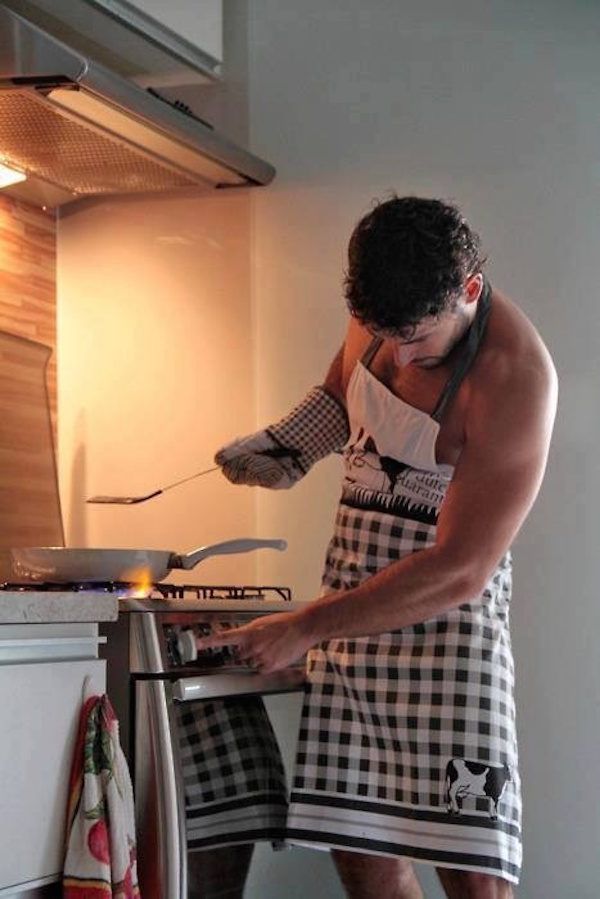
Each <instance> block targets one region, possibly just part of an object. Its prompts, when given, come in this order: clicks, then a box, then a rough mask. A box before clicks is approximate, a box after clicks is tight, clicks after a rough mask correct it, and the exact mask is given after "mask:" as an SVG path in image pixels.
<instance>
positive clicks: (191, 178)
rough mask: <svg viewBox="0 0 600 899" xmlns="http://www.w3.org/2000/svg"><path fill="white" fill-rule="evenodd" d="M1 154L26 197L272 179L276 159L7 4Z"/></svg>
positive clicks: (1, 57) (0, 26)
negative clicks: (265, 157)
mask: <svg viewBox="0 0 600 899" xmlns="http://www.w3.org/2000/svg"><path fill="white" fill-rule="evenodd" d="M0 162H2V163H4V164H5V165H7V166H9V167H10V168H14V169H16V170H17V171H22V172H24V173H25V174H26V175H27V181H26V182H23V185H19V195H21V196H23V197H26V198H27V199H29V200H30V201H32V202H38V203H40V205H46V206H59V205H62V204H63V203H68V202H70V201H72V200H75V199H78V198H80V197H84V196H94V195H108V194H132V193H147V192H160V191H167V190H173V189H181V188H190V187H196V186H204V187H206V186H213V187H240V186H251V185H260V184H268V183H269V181H271V179H272V178H273V176H274V174H275V170H274V169H273V167H272V166H270V165H269V164H268V163H267V162H264V161H263V160H262V159H259V158H258V157H256V156H253V155H252V154H251V153H249V152H247V151H246V150H244V149H242V148H240V147H238V146H236V145H235V144H233V143H232V142H231V141H229V140H228V139H227V138H224V137H222V136H220V135H219V134H217V133H216V132H215V131H214V130H213V129H212V128H211V127H210V126H208V125H207V124H206V123H204V122H202V121H200V120H199V119H198V118H196V117H195V116H193V115H192V114H190V113H189V112H187V111H184V110H182V109H180V108H178V107H177V106H173V105H171V104H170V103H169V102H167V101H165V100H163V99H161V98H159V97H158V96H157V95H156V94H155V93H153V92H151V91H148V90H144V89H143V88H142V87H139V86H138V85H137V84H134V83H133V82H131V81H129V80H128V79H126V78H123V77H122V76H120V75H117V74H115V73H114V72H112V71H110V70H109V69H107V68H105V67H104V66H102V65H100V64H99V63H96V62H94V61H93V60H91V59H89V58H86V57H85V56H83V55H82V54H81V53H79V52H77V51H76V50H73V49H71V48H70V47H68V46H67V45H66V44H64V43H62V42H60V41H58V40H57V39H56V38H55V37H53V36H51V35H50V34H48V33H46V32H45V31H43V30H42V29H41V28H40V27H38V26H37V25H34V24H33V23H32V22H30V21H28V20H27V19H25V18H24V17H23V16H21V15H19V14H17V13H15V12H14V11H12V10H9V9H7V8H6V7H5V6H3V5H0Z"/></svg>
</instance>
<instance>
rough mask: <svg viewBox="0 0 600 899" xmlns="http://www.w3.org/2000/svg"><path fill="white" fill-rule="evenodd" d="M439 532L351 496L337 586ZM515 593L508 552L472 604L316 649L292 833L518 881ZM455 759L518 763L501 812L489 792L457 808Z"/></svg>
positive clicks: (328, 583)
mask: <svg viewBox="0 0 600 899" xmlns="http://www.w3.org/2000/svg"><path fill="white" fill-rule="evenodd" d="M434 542H435V525H431V524H427V523H423V522H420V521H412V520H408V519H404V518H396V517H394V516H393V515H386V514H384V513H382V512H380V511H368V510H365V509H356V508H349V507H347V506H345V505H343V504H342V505H341V506H340V509H339V513H338V517H337V522H336V528H335V533H334V536H333V539H332V541H331V543H330V546H329V550H328V554H327V563H326V571H325V576H324V588H325V592H328V591H330V590H339V589H342V590H343V589H349V588H351V587H353V586H355V585H356V584H358V583H360V582H361V581H362V580H363V579H365V578H366V577H368V576H369V575H370V574H373V573H374V572H375V571H377V570H379V569H380V568H383V567H386V566H387V565H389V564H390V563H391V562H394V561H396V560H397V559H401V558H403V557H404V556H406V555H408V554H410V553H412V552H415V551H418V550H420V549H424V548H425V547H427V546H429V545H431V544H433V543H434ZM510 592H511V562H510V556H508V555H507V556H506V557H505V558H504V559H503V560H502V562H501V564H500V565H499V567H498V569H497V571H496V572H495V574H494V576H493V578H492V579H491V580H490V582H489V583H488V584H487V586H486V588H485V590H484V591H483V593H482V594H481V595H480V596H478V597H475V598H474V599H473V601H472V602H469V603H466V604H464V605H461V606H460V607H459V608H456V609H453V610H451V611H449V612H447V613H446V614H444V615H441V616H439V617H437V618H434V619H431V620H429V621H426V622H424V623H423V624H418V625H414V626H412V627H406V628H402V629H401V630H398V631H393V632H390V633H386V634H382V635H381V636H378V637H364V638H357V639H349V640H332V641H330V642H329V643H326V644H323V645H322V646H321V647H319V648H317V649H315V650H313V651H312V652H311V653H310V655H309V690H308V693H307V697H306V702H305V707H304V711H303V718H302V722H301V730H300V741H299V751H298V758H297V769H296V776H295V781H294V789H293V793H292V803H291V808H290V817H289V821H288V825H289V839H290V841H291V842H296V843H305V844H308V845H317V846H318V845H321V846H322V845H328V846H336V845H337V846H342V847H346V848H351V849H352V848H354V849H360V850H361V851H365V852H374V853H378V852H382V853H383V854H387V855H389V854H392V855H393V854H397V855H404V856H407V857H412V858H417V859H419V858H420V859H422V860H427V861H431V862H433V863H436V864H446V865H449V866H450V867H458V868H465V869H469V868H471V869H473V870H479V871H486V872H488V873H494V874H498V875H501V876H504V877H506V878H507V879H509V880H512V881H515V882H516V881H517V880H518V872H519V865H520V858H521V847H520V816H521V801H520V783H519V775H518V768H517V761H518V759H517V745H516V733H515V707H514V701H513V686H514V672H513V660H512V653H511V644H510V633H509V626H508V607H509V599H510ZM401 601H402V599H401V597H400V598H399V602H401ZM455 758H457V759H467V760H471V761H478V762H482V763H489V764H490V765H498V766H500V765H503V764H504V763H506V764H508V766H509V768H510V771H511V780H510V782H509V783H507V785H506V788H505V790H504V793H503V794H502V797H501V799H500V803H499V817H498V820H497V821H496V822H495V821H493V820H492V819H491V818H490V814H489V801H488V799H487V798H485V797H477V796H472V797H468V796H467V797H465V799H464V801H463V812H462V813H461V814H460V815H458V816H451V815H449V813H448V802H447V784H446V767H447V765H448V762H449V761H450V760H451V759H455ZM366 821H369V822H370V823H369V826H368V827H367V825H366V824H365V822H366Z"/></svg>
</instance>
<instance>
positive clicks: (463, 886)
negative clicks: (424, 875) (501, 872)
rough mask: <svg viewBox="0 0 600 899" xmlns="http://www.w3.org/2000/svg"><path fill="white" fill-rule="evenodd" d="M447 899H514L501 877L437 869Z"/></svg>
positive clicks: (451, 869) (508, 886)
mask: <svg viewBox="0 0 600 899" xmlns="http://www.w3.org/2000/svg"><path fill="white" fill-rule="evenodd" d="M436 870H437V873H438V877H439V878H440V881H441V884H442V886H443V887H444V891H445V893H446V896H447V897H448V899H514V893H513V889H512V886H511V885H510V883H509V882H508V881H507V880H504V879H503V878H502V877H494V876H493V875H491V874H478V873H476V872H474V871H457V870H455V869H453V868H437V869H436Z"/></svg>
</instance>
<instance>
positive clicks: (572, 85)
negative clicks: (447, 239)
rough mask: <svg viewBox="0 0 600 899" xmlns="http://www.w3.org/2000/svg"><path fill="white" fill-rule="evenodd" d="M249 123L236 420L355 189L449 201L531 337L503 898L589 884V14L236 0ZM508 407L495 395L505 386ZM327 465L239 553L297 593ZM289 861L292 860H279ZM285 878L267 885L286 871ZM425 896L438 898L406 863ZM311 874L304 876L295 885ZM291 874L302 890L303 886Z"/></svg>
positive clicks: (303, 582)
mask: <svg viewBox="0 0 600 899" xmlns="http://www.w3.org/2000/svg"><path fill="white" fill-rule="evenodd" d="M249 10H250V35H249V37H250V39H249V48H250V82H249V83H250V122H251V142H252V145H253V146H254V148H255V150H256V151H257V152H259V153H262V154H263V155H265V156H266V157H267V158H269V159H270V160H271V162H273V163H274V164H275V165H276V166H277V169H278V176H277V179H276V181H275V182H274V183H273V185H272V186H271V187H269V188H268V189H267V190H265V191H261V192H260V193H257V194H256V196H255V197H254V198H253V215H254V218H253V256H252V263H253V301H254V314H255V316H256V325H257V330H256V340H255V343H254V344H253V354H254V357H255V358H256V360H257V366H258V370H257V385H256V386H257V399H258V407H257V423H266V422H268V421H271V420H273V419H274V418H275V417H276V416H279V415H281V414H282V413H283V412H284V411H286V410H287V409H288V408H289V407H290V406H291V404H292V403H294V402H295V401H296V400H297V399H298V398H300V397H301V396H302V395H303V394H304V392H305V391H306V390H307V388H308V387H310V385H311V384H313V383H315V382H317V381H319V379H320V378H321V377H322V375H323V373H324V371H325V369H326V367H327V365H328V362H329V360H330V359H331V357H332V356H333V355H334V353H335V351H336V349H337V347H338V345H339V344H340V342H341V340H342V337H343V332H344V327H345V316H344V308H343V300H342V296H341V277H342V269H343V266H344V260H345V247H346V242H347V238H348V236H349V232H350V230H351V228H352V227H353V225H354V223H355V222H356V220H357V219H358V218H359V217H360V216H361V215H362V214H363V213H364V212H366V211H367V210H368V209H369V207H370V203H371V201H372V198H374V197H379V198H384V197H386V196H387V195H388V193H389V192H390V191H392V190H394V191H397V192H398V193H400V194H407V193H412V194H422V195H425V196H439V197H445V198H450V199H454V200H456V201H457V202H458V203H459V204H460V205H461V206H462V207H463V208H464V210H465V212H466V214H467V215H468V217H469V218H470V220H471V221H472V223H473V225H474V226H475V227H476V228H477V229H478V230H479V231H480V232H481V234H482V236H483V239H484V244H485V247H486V250H487V252H488V254H489V257H490V263H489V274H490V277H491V279H492V281H493V282H494V283H495V284H497V285H498V287H499V288H501V289H502V290H503V291H506V292H507V293H508V294H509V295H512V296H513V297H514V298H515V299H516V301H517V302H518V303H519V304H520V305H521V306H522V307H523V309H524V310H525V312H526V313H527V314H528V315H529V316H530V317H531V319H532V320H533V322H534V323H535V324H536V325H537V326H538V327H539V329H540V331H541V332H542V334H543V335H544V338H545V340H546V341H547V343H548V346H549V347H550V349H551V351H552V353H553V355H554V357H555V361H556V364H557V367H558V370H559V376H560V382H561V398H560V410H559V418H558V422H557V426H556V432H555V439H554V445H553V449H552V453H551V457H550V462H549V467H548V472H547V476H546V480H545V483H544V487H543V490H542V493H541V495H540V497H539V500H538V502H537V505H536V507H535V509H534V511H533V513H532V514H531V516H530V518H529V520H528V522H527V525H526V526H525V528H524V529H523V531H522V533H521V535H520V536H519V538H518V540H517V542H516V546H515V570H516V571H515V596H514V604H513V617H512V626H513V633H514V650H515V655H516V663H517V675H518V696H517V699H518V707H519V732H520V743H521V756H522V769H523V777H524V788H525V832H524V836H525V869H524V879H523V884H522V888H521V890H520V893H519V895H520V896H522V897H523V899H592V897H596V896H597V895H598V864H597V860H598V834H599V833H600V813H599V811H598V803H597V802H595V801H594V800H593V798H592V797H594V796H595V795H596V787H597V778H598V770H599V763H598V746H599V745H600V724H599V716H598V696H599V695H600V665H599V664H598V659H599V656H600V652H599V649H598V637H597V635H598V633H599V632H600V605H599V603H598V597H597V583H598V581H599V580H600V557H599V555H598V552H597V544H598V537H599V535H600V526H599V524H598V508H599V507H600V466H598V462H597V452H596V446H597V444H598V442H599V441H600V425H599V423H598V422H599V419H598V416H597V414H596V410H597V409H598V407H599V405H600V403H599V400H600V396H599V392H600V391H599V386H598V385H599V382H598V376H597V360H598V358H599V355H600V354H599V343H600V314H599V311H598V310H599V308H600V307H599V305H598V301H597V293H598V289H597V281H598V276H597V270H596V269H597V258H598V252H599V246H598V235H599V234H600V228H599V225H600V222H599V217H598V209H599V208H600V202H599V201H600V196H599V194H600V180H599V176H600V156H599V150H598V148H599V147H600V120H599V118H598V97H599V96H600V64H599V62H598V52H597V47H598V32H599V30H600V8H599V7H598V5H597V4H591V3H589V2H585V0H574V2H571V3H569V4H566V3H564V2H558V0H519V2H516V0H488V2H486V3H476V2H473V0H455V2H453V3H452V4H447V3H446V2H444V0H405V2H403V3H401V4H399V3H397V2H395V0H370V2H368V3H364V2H362V0H328V2H327V3H322V2H317V0H305V2H303V3H302V4H298V3H297V2H295V0H255V2H252V3H250V4H249ZM507 402H510V397H507ZM338 475H339V464H338V461H337V460H336V459H332V460H329V461H328V462H326V463H322V464H321V465H320V466H319V467H318V468H317V469H316V470H315V471H314V472H313V473H312V474H311V475H310V477H308V478H307V479H306V480H305V481H304V482H303V483H302V484H301V485H299V486H298V487H297V488H295V489H294V491H292V492H291V493H289V494H288V493H274V494H267V493H265V494H261V496H260V499H259V507H258V521H259V529H260V530H261V531H265V532H267V531H274V532H278V533H279V532H281V533H282V534H283V535H284V536H287V537H288V538H289V541H290V551H289V552H288V554H287V555H286V556H285V557H282V558H268V559H267V557H266V556H265V557H264V558H263V559H262V561H261V569H260V570H261V573H262V574H261V576H262V577H264V578H265V579H266V580H286V581H288V582H290V583H291V584H292V585H293V587H294V590H295V593H296V595H297V597H298V598H310V597H312V596H314V595H315V593H316V591H317V589H318V581H319V570H320V566H321V561H322V558H323V554H324V547H325V544H326V541H327V539H328V536H329V534H330V529H331V522H332V517H333V514H334V508H335V500H336V496H337V492H338ZM292 855H293V858H292V860H291V861H290V857H289V856H288V857H287V858H284V859H283V860H282V862H281V864H279V859H277V860H276V861H272V860H271V861H269V862H267V861H265V866H267V865H271V870H272V871H276V872H277V878H279V879H278V880H277V887H276V889H274V891H273V892H272V893H270V894H269V895H270V896H273V897H276V896H277V897H279V896H282V895H286V896H288V895H289V896H293V897H295V896H301V895H305V893H306V892H308V891H309V890H310V888H311V886H310V884H313V894H314V895H318V896H319V897H322V899H330V897H336V896H341V891H340V889H339V887H338V886H337V883H336V881H335V879H334V877H333V875H332V874H331V872H330V868H329V866H328V864H327V862H326V860H324V859H323V858H322V857H321V856H320V855H318V854H314V853H313V855H311V856H310V859H309V858H308V857H307V856H306V855H304V854H300V855H296V854H295V853H293V854H292ZM294 858H297V859H300V861H294ZM290 871H291V872H293V876H290V875H289V873H288V872H290ZM421 873H422V876H423V883H424V884H425V885H426V888H427V889H426V892H427V896H428V897H431V899H434V897H437V896H439V895H440V893H439V890H438V888H437V886H436V885H435V883H434V880H433V877H432V872H431V871H430V870H422V872H421ZM313 878H314V881H313ZM307 882H308V885H307Z"/></svg>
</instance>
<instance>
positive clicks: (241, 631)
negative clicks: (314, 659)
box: [196, 612, 317, 674]
mask: <svg viewBox="0 0 600 899" xmlns="http://www.w3.org/2000/svg"><path fill="white" fill-rule="evenodd" d="M303 622H304V618H303V616H302V615H301V613H298V612H278V613H277V614H275V615H265V616H264V617H261V618H255V619H254V620H253V621H251V622H250V623H249V624H244V625H242V627H236V628H231V630H227V631H223V632H222V633H220V634H213V635H211V636H210V637H199V638H198V639H197V640H196V645H197V647H198V650H199V651H201V650H203V649H213V648H215V647H219V646H235V648H236V654H237V657H238V658H239V659H240V661H242V662H247V663H248V664H249V665H250V666H251V667H252V668H254V669H255V670H256V671H260V673H261V674H270V673H271V672H272V671H279V670H280V669H281V668H287V667H288V666H289V665H292V664H293V663H294V662H297V661H299V660H300V659H302V657H303V656H304V655H305V654H306V652H307V651H308V650H309V649H310V648H311V646H314V644H315V643H316V642H317V641H316V640H315V639H314V637H313V636H312V634H310V633H308V631H307V629H306V628H305V627H304V626H303Z"/></svg>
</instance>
